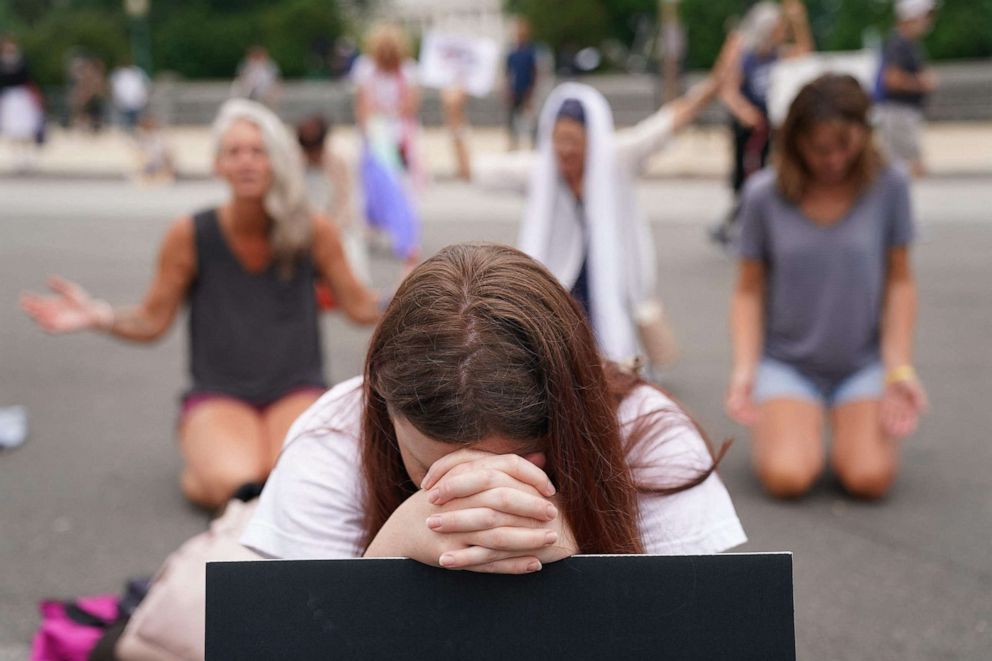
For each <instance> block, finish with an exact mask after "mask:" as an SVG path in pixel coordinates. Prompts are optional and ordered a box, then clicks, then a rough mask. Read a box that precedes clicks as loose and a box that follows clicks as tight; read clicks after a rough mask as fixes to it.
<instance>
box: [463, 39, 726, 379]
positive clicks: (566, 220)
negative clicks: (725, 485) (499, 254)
mask: <svg viewBox="0 0 992 661" xmlns="http://www.w3.org/2000/svg"><path fill="white" fill-rule="evenodd" d="M738 51H739V42H738V40H737V39H736V37H731V38H728V40H727V43H726V44H725V45H724V47H723V49H722V51H721V54H720V57H719V58H718V61H717V64H716V65H715V66H714V70H713V72H712V73H711V75H710V76H708V77H707V78H706V79H705V80H704V81H702V82H701V83H698V84H697V85H696V86H695V87H693V88H692V89H691V90H689V92H688V93H686V94H685V95H684V96H682V97H679V98H677V99H675V100H674V101H671V102H669V103H666V104H665V105H664V106H662V107H661V108H660V109H659V110H658V111H656V112H655V113H653V114H652V115H651V116H649V117H648V118H647V119H644V120H642V121H641V122H639V123H638V124H637V125H635V126H633V127H631V128H629V129H624V130H620V131H615V130H614V126H613V112H612V110H611V108H610V106H609V103H608V102H607V100H606V99H605V98H604V97H603V95H602V94H600V93H599V92H598V91H596V90H595V89H593V88H592V87H589V86H588V85H583V84H579V83H571V82H570V83H563V84H561V85H559V86H558V87H556V88H555V89H554V90H552V92H551V94H550V95H549V96H548V99H547V100H546V101H545V103H544V108H543V109H542V110H541V115H540V119H539V124H538V142H537V150H536V151H521V152H514V153H509V154H499V155H495V156H492V157H490V158H488V159H479V162H478V163H475V164H473V165H472V167H471V168H470V177H471V180H472V181H473V182H475V183H478V184H480V185H482V186H485V187H488V188H493V189H497V190H508V191H513V192H516V193H519V194H523V195H526V196H527V206H526V210H525V212H524V217H523V221H522V223H521V227H520V235H519V239H518V245H519V247H520V248H521V249H522V250H523V251H524V252H526V253H527V254H529V255H531V256H532V257H534V258H535V259H537V260H538V261H540V262H542V263H543V264H545V266H547V267H548V269H549V270H550V271H551V272H552V273H553V274H554V275H555V277H556V278H558V280H559V282H561V284H562V285H563V286H564V287H565V288H566V289H567V290H569V291H570V292H571V294H572V295H573V296H574V297H575V298H576V299H577V300H578V301H579V303H580V304H581V306H582V308H583V309H584V311H585V312H586V315H587V316H588V318H589V320H590V322H591V324H592V328H593V331H594V332H595V334H596V338H597V340H598V341H599V343H600V347H601V349H602V351H603V353H604V354H605V355H606V356H607V357H609V359H610V360H613V361H616V362H621V363H627V364H630V362H631V361H632V360H636V359H637V357H638V356H640V355H642V354H644V353H646V354H647V356H648V358H649V360H650V363H651V367H652V368H653V369H655V370H657V369H660V368H663V367H666V366H667V365H669V364H670V363H671V362H672V361H673V360H674V358H675V353H676V351H675V340H674V335H673V333H672V332H671V329H670V328H669V326H668V323H667V320H666V319H665V316H664V313H663V309H662V306H661V304H660V302H659V301H658V299H657V298H656V296H655V279H656V275H655V255H654V248H653V246H654V243H653V241H652V239H651V235H650V232H649V230H648V227H647V224H646V223H645V222H644V217H643V214H642V213H641V210H640V209H639V208H638V205H637V202H636V191H635V189H634V180H635V179H636V177H637V175H638V174H639V173H640V172H641V171H642V170H643V168H644V167H645V165H646V163H647V161H648V159H649V158H650V157H651V156H653V155H654V154H656V153H657V152H658V151H659V150H661V149H662V148H663V147H664V146H665V145H666V144H667V143H668V141H669V140H670V139H671V137H672V136H673V135H674V134H675V133H677V132H678V131H680V130H681V129H682V128H684V127H685V126H687V125H688V124H689V123H690V122H692V120H693V119H694V118H695V117H696V116H697V115H698V114H699V112H700V111H702V109H703V108H705V107H706V106H707V105H708V104H709V102H710V101H711V100H712V99H713V98H714V96H715V95H716V93H717V91H718V89H719V85H720V83H721V81H722V77H723V76H725V75H727V72H728V70H730V69H731V68H732V67H733V66H736V57H737V54H738ZM464 102H465V94H464V93H463V92H460V91H457V90H449V91H447V92H446V94H445V103H446V110H447V113H448V116H449V117H456V118H462V117H463V113H462V112H461V107H462V106H463V105H464ZM654 376H655V377H657V374H655V375H654Z"/></svg>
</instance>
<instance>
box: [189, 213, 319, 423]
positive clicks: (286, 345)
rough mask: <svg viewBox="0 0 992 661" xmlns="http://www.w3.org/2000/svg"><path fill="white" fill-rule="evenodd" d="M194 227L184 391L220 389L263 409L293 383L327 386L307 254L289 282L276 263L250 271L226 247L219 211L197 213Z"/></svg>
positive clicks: (293, 386)
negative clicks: (188, 377) (188, 376)
mask: <svg viewBox="0 0 992 661" xmlns="http://www.w3.org/2000/svg"><path fill="white" fill-rule="evenodd" d="M193 224H194V227H195V234H196V259H197V275H196V279H195V280H194V282H193V284H192V286H191V287H190V292H189V306H190V315H189V336H190V371H191V372H192V374H193V386H192V388H191V389H190V390H189V391H188V392H187V396H190V395H195V394H205V393H217V394H223V395H230V396H233V397H237V398H238V399H242V400H244V401H246V402H248V403H251V404H254V405H257V406H263V405H266V404H269V403H271V402H274V401H275V400H277V399H279V398H280V397H282V396H283V395H285V394H287V393H289V392H291V391H292V390H295V389H297V388H303V387H310V386H312V387H318V388H324V387H326V385H325V382H324V364H323V358H322V356H321V350H320V333H319V330H318V326H317V302H316V298H315V295H314V279H315V277H316V269H315V267H314V264H313V260H312V259H311V257H310V255H309V254H307V255H305V256H304V257H303V258H301V259H300V260H299V261H298V262H297V264H296V268H295V269H294V272H293V275H292V277H291V278H289V279H283V278H281V277H280V276H279V274H278V272H277V270H276V267H275V265H270V266H269V268H268V269H266V270H265V271H263V272H259V273H251V272H248V271H246V270H245V269H244V268H243V267H242V266H241V263H240V262H238V260H237V258H236V257H235V256H234V253H233V252H231V248H230V246H229V245H228V243H227V239H226V238H225V237H224V235H223V233H222V232H221V227H220V219H219V217H218V215H217V211H216V210H214V209H211V210H208V211H202V212H200V213H198V214H196V215H195V216H194V217H193Z"/></svg>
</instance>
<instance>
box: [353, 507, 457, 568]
mask: <svg viewBox="0 0 992 661" xmlns="http://www.w3.org/2000/svg"><path fill="white" fill-rule="evenodd" d="M424 501H426V497H425V494H424V493H423V492H418V494H415V496H411V497H410V498H408V499H407V500H406V501H404V502H403V504H402V505H400V506H399V507H398V508H396V511H395V512H393V514H392V516H390V517H389V519H387V520H386V523H384V524H383V526H382V528H380V529H379V532H378V533H376V535H375V537H374V538H373V539H372V542H371V543H370V544H369V546H368V548H367V549H365V552H364V553H363V554H362V557H364V558H412V559H414V560H417V561H418V562H422V563H424V564H428V565H431V566H434V567H438V566H439V565H438V559H439V558H440V553H432V552H431V550H430V549H428V548H426V547H427V545H426V544H424V543H423V542H424V538H425V537H426V536H427V535H428V532H429V530H428V528H427V524H426V523H425V524H424V525H423V530H421V531H420V533H421V534H418V531H417V530H411V526H410V525H409V523H408V519H410V518H414V519H416V518H422V519H424V520H426V517H419V516H416V513H415V512H407V510H412V509H413V508H416V507H417V506H418V504H421V505H422V503H423V502H424ZM411 515H414V516H412V517H411Z"/></svg>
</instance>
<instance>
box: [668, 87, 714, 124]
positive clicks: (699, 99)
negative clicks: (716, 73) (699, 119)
mask: <svg viewBox="0 0 992 661" xmlns="http://www.w3.org/2000/svg"><path fill="white" fill-rule="evenodd" d="M718 91H720V86H719V84H718V83H717V81H716V79H715V78H714V77H713V76H707V77H706V78H705V79H703V80H702V81H700V82H698V83H696V84H695V85H693V86H692V88H691V89H690V90H689V91H688V92H686V93H685V95H683V96H681V97H680V98H678V99H676V100H674V101H672V102H671V103H670V104H668V105H669V106H670V107H671V111H672V131H673V132H676V133H677V132H679V131H681V130H682V129H683V128H685V127H686V126H688V125H689V124H691V123H692V122H693V120H694V119H696V116H697V115H699V113H700V112H702V111H703V109H704V108H705V107H706V106H708V105H709V104H710V102H711V101H712V100H713V97H715V96H716V93H717V92H718Z"/></svg>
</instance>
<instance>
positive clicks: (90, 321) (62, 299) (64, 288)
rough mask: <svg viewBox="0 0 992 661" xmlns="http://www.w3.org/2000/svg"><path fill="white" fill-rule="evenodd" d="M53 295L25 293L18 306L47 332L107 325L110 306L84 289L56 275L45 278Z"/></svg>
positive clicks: (111, 312)
mask: <svg viewBox="0 0 992 661" xmlns="http://www.w3.org/2000/svg"><path fill="white" fill-rule="evenodd" d="M48 287H49V289H51V290H52V291H53V292H55V294H56V295H55V296H42V295H40V294H34V293H30V292H26V293H24V294H22V295H21V309H22V310H24V311H25V312H26V313H27V314H28V315H29V316H30V317H31V318H32V319H34V320H35V322H36V323H37V324H38V325H39V326H41V327H42V329H44V330H45V331H47V332H49V333H72V332H74V331H80V330H86V329H88V328H107V327H109V325H110V323H111V321H112V320H113V309H112V308H111V307H110V305H109V304H108V303H107V302H106V301H101V300H98V299H94V298H92V297H91V296H90V295H89V294H88V293H87V292H86V290H85V289H83V288H82V287H80V286H79V285H77V284H76V283H74V282H71V281H69V280H65V279H64V278H61V277H59V276H52V277H50V278H49V279H48Z"/></svg>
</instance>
